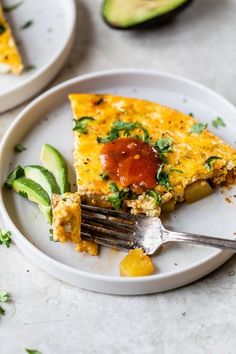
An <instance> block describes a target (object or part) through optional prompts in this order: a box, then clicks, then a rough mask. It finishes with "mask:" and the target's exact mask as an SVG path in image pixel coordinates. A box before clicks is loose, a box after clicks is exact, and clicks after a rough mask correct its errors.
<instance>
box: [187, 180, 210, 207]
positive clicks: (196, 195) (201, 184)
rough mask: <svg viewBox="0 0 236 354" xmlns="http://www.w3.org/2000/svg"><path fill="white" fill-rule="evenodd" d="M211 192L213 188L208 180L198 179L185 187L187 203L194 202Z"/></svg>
mask: <svg viewBox="0 0 236 354" xmlns="http://www.w3.org/2000/svg"><path fill="white" fill-rule="evenodd" d="M210 194H212V188H211V186H210V185H209V183H208V182H207V181H196V182H194V183H192V184H190V185H189V186H188V187H187V188H186V189H185V192H184V200H185V202H186V203H193V202H195V201H197V200H199V199H202V198H205V197H207V196H208V195H210Z"/></svg>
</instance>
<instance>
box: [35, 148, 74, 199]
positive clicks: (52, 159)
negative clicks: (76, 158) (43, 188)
mask: <svg viewBox="0 0 236 354" xmlns="http://www.w3.org/2000/svg"><path fill="white" fill-rule="evenodd" d="M40 159H41V161H42V162H43V163H44V165H45V166H46V167H47V169H48V170H49V171H50V172H51V173H52V174H53V175H54V177H55V180H56V182H57V184H58V186H59V188H60V194H63V193H66V192H70V184H69V182H68V170H67V165H66V162H65V160H64V158H63V156H62V155H61V154H60V152H59V151H58V150H57V149H55V148H54V147H53V146H51V145H49V144H44V145H43V148H42V151H41V154H40Z"/></svg>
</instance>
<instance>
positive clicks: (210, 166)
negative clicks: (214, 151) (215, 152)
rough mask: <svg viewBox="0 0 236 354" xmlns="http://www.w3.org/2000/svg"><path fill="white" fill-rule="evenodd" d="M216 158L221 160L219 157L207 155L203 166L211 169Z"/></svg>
mask: <svg viewBox="0 0 236 354" xmlns="http://www.w3.org/2000/svg"><path fill="white" fill-rule="evenodd" d="M216 160H221V157H218V156H211V157H209V158H208V159H207V160H206V161H205V166H206V168H208V169H211V168H212V167H213V165H214V162H215V161H216Z"/></svg>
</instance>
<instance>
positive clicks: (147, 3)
mask: <svg viewBox="0 0 236 354" xmlns="http://www.w3.org/2000/svg"><path fill="white" fill-rule="evenodd" d="M192 1H193V0H123V1H122V0H104V1H103V7H102V15H103V18H104V20H105V22H106V23H107V24H108V25H109V26H111V27H113V28H117V29H124V30H125V29H134V28H145V27H151V26H154V25H158V24H162V23H164V22H166V21H169V20H171V19H172V18H173V17H174V16H175V15H177V14H178V13H179V12H180V11H182V10H183V9H184V8H185V7H186V6H188V5H189V4H190V3H191V2H192Z"/></svg>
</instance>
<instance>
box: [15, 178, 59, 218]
mask: <svg viewBox="0 0 236 354" xmlns="http://www.w3.org/2000/svg"><path fill="white" fill-rule="evenodd" d="M12 189H13V190H14V191H15V192H16V193H18V194H20V195H21V196H22V197H24V198H26V199H28V200H30V201H31V202H34V203H37V204H38V206H39V209H40V210H41V211H42V212H43V214H44V216H45V218H46V220H47V221H48V222H49V223H50V224H51V223H52V208H51V200H50V198H49V195H48V194H47V192H46V191H45V190H44V189H43V188H42V187H41V186H40V184H38V183H36V182H34V181H32V180H31V179H29V178H25V177H21V178H19V179H15V180H14V181H13V183H12Z"/></svg>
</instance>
